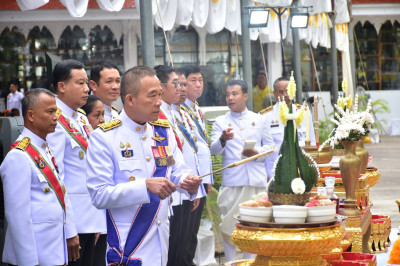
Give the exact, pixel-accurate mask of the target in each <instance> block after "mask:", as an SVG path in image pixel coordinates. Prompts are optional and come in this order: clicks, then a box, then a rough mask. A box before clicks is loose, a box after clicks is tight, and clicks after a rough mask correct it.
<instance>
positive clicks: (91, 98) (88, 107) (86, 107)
mask: <svg viewBox="0 0 400 266" xmlns="http://www.w3.org/2000/svg"><path fill="white" fill-rule="evenodd" d="M97 101H100V102H101V100H100V98H99V97H97V96H95V95H89V97H88V99H87V101H86V103H85V104H84V105H83V106H82V107H81V109H82V110H83V111H85V113H86V115H88V114H90V113H91V112H92V111H93V106H94V105H95V104H96V102H97Z"/></svg>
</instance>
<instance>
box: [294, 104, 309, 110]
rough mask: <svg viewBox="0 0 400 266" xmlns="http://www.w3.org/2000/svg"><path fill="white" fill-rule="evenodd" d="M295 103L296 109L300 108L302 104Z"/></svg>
mask: <svg viewBox="0 0 400 266" xmlns="http://www.w3.org/2000/svg"><path fill="white" fill-rule="evenodd" d="M295 105H296V108H297V109H300V108H301V107H302V106H303V105H302V104H299V103H295ZM304 110H308V108H307V105H306V108H304Z"/></svg>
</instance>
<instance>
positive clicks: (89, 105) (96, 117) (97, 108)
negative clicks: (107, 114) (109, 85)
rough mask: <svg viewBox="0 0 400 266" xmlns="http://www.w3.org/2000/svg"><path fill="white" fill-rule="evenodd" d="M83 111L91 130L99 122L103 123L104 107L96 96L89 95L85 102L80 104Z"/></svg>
mask: <svg viewBox="0 0 400 266" xmlns="http://www.w3.org/2000/svg"><path fill="white" fill-rule="evenodd" d="M82 109H83V111H85V112H86V116H87V118H88V120H89V124H90V125H91V126H92V128H93V130H94V129H96V128H97V126H98V125H99V124H101V123H104V107H103V103H102V102H101V101H100V99H99V98H98V97H97V96H94V95H89V98H88V99H87V101H86V104H85V105H84V106H82Z"/></svg>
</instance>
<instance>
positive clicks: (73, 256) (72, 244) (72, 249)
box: [67, 235, 80, 261]
mask: <svg viewBox="0 0 400 266" xmlns="http://www.w3.org/2000/svg"><path fill="white" fill-rule="evenodd" d="M67 248H68V261H77V260H79V257H80V255H79V250H80V246H79V236H78V235H76V236H74V237H71V238H68V239H67Z"/></svg>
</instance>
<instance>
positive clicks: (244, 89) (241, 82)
mask: <svg viewBox="0 0 400 266" xmlns="http://www.w3.org/2000/svg"><path fill="white" fill-rule="evenodd" d="M234 85H239V86H240V88H241V89H242V92H243V94H245V93H247V92H248V90H249V87H248V86H247V83H246V81H244V80H240V79H230V80H229V81H228V83H227V84H226V87H229V86H234Z"/></svg>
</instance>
